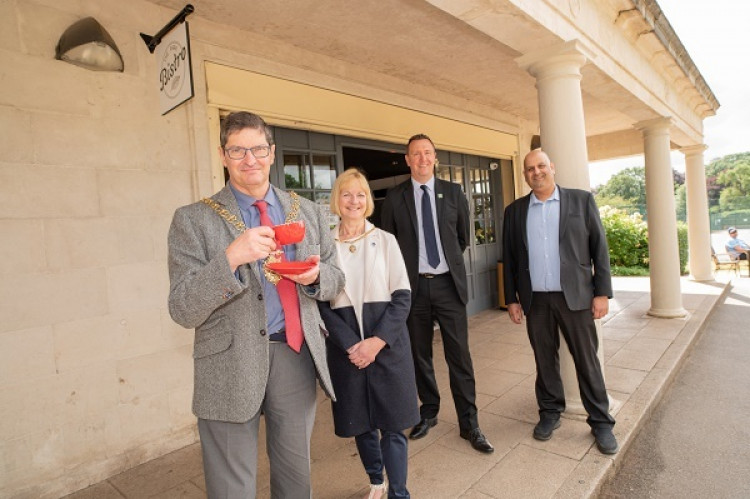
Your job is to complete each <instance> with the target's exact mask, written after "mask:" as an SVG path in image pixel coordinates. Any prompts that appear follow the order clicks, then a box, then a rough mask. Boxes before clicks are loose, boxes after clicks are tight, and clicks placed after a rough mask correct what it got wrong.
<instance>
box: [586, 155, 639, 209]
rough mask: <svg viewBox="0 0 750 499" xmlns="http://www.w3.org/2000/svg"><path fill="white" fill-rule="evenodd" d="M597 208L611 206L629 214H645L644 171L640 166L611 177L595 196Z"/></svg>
mask: <svg viewBox="0 0 750 499" xmlns="http://www.w3.org/2000/svg"><path fill="white" fill-rule="evenodd" d="M596 202H597V204H598V205H599V206H606V205H608V206H612V207H615V208H620V209H624V210H626V211H628V212H629V213H634V212H639V213H641V214H644V213H645V210H646V169H645V168H644V167H642V166H636V167H632V168H627V169H625V170H622V171H621V172H619V173H617V174H615V175H613V176H612V177H611V178H610V179H609V181H608V182H607V183H606V184H604V185H603V186H602V187H601V188H600V189H599V191H598V192H597V194H596Z"/></svg>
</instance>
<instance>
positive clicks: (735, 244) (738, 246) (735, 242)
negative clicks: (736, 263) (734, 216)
mask: <svg viewBox="0 0 750 499" xmlns="http://www.w3.org/2000/svg"><path fill="white" fill-rule="evenodd" d="M727 232H729V240H728V241H727V243H726V244H725V245H724V248H726V250H727V253H729V255H730V256H731V257H732V260H747V252H748V251H750V245H748V244H747V243H746V242H745V241H743V240H742V239H738V238H737V229H735V228H734V227H729V229H728V230H727Z"/></svg>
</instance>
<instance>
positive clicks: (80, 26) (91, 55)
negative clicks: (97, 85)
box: [55, 17, 124, 71]
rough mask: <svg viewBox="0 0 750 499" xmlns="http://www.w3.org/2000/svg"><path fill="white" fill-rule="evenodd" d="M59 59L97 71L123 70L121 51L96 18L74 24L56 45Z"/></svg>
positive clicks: (56, 56) (88, 18)
mask: <svg viewBox="0 0 750 499" xmlns="http://www.w3.org/2000/svg"><path fill="white" fill-rule="evenodd" d="M55 58H56V59H59V60H61V61H65V62H69V63H71V64H75V65H76V66H81V67H84V68H87V69H93V70H95V71H122V70H123V69H124V64H123V62H122V56H121V55H120V49H118V48H117V45H116V44H115V41H114V40H113V39H112V37H111V36H110V35H109V33H107V30H106V29H104V27H103V26H102V25H101V24H99V22H98V21H97V20H96V19H94V18H93V17H87V18H85V19H81V20H80V21H76V22H75V23H73V24H71V25H70V27H69V28H68V29H66V30H65V33H63V34H62V36H61V37H60V41H59V42H57V48H56V55H55Z"/></svg>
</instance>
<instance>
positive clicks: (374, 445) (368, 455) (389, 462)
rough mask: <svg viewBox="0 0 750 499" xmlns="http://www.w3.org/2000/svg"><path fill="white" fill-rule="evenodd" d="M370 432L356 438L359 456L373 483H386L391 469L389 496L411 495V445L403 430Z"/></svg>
mask: <svg viewBox="0 0 750 499" xmlns="http://www.w3.org/2000/svg"><path fill="white" fill-rule="evenodd" d="M380 433H381V432H379V431H378V430H373V431H368V432H366V433H362V434H360V435H357V436H356V437H354V441H355V442H356V443H357V451H359V458H360V459H361V460H362V464H363V465H364V467H365V472H367V475H368V476H369V477H370V483H371V484H373V485H377V484H381V483H383V468H385V470H386V471H387V472H388V497H411V496H410V495H409V491H408V490H407V489H406V475H407V467H408V462H409V448H408V443H407V440H406V437H405V436H404V434H403V433H401V432H400V431H385V430H383V432H382V434H380Z"/></svg>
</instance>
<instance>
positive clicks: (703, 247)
mask: <svg viewBox="0 0 750 499" xmlns="http://www.w3.org/2000/svg"><path fill="white" fill-rule="evenodd" d="M705 150H706V146H705V145H704V144H699V145H695V146H688V147H683V148H682V149H680V151H681V152H682V153H683V154H684V155H685V190H686V192H687V221H688V246H689V250H688V251H689V256H688V264H689V267H690V277H691V278H692V279H694V280H696V281H711V280H713V278H714V276H713V270H712V268H711V226H710V222H709V220H708V192H707V191H706V166H705V164H704V163H703V151H705Z"/></svg>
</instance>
